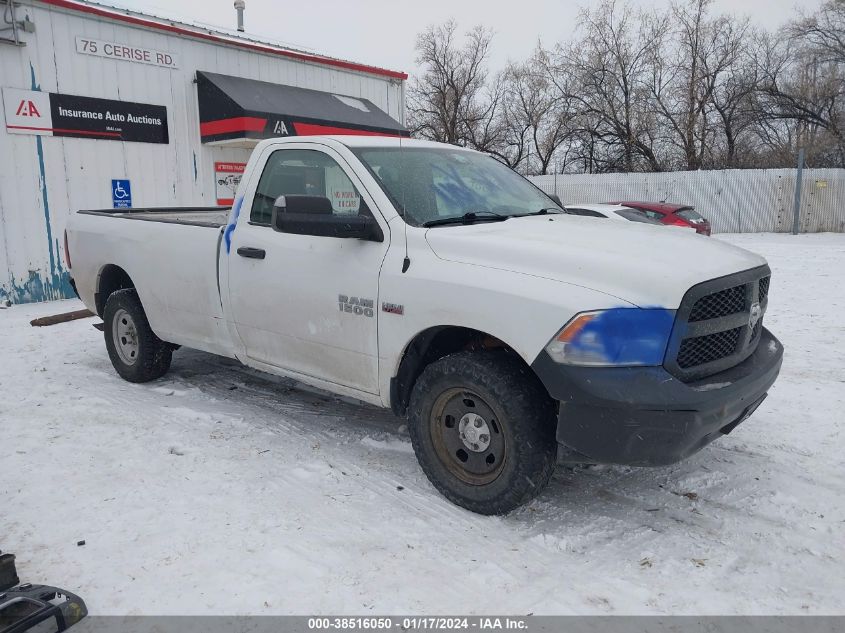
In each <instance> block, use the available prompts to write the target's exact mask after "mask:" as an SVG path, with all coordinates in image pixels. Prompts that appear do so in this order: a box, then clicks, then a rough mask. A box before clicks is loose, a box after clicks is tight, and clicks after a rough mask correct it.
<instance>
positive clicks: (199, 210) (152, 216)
mask: <svg viewBox="0 0 845 633" xmlns="http://www.w3.org/2000/svg"><path fill="white" fill-rule="evenodd" d="M79 213H82V214H85V215H101V216H108V217H112V218H126V219H129V220H145V221H147V222H164V223H167V224H186V225H189V226H206V227H210V228H215V229H219V228H220V227H222V226H224V225H225V224H226V222H227V220H228V218H229V207H158V208H148V209H90V210H84V211H80V212H79Z"/></svg>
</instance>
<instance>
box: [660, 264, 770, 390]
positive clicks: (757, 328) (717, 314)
mask: <svg viewBox="0 0 845 633" xmlns="http://www.w3.org/2000/svg"><path fill="white" fill-rule="evenodd" d="M769 281H770V271H769V267H768V266H761V267H759V268H754V269H752V270H747V271H744V272H741V273H737V274H735V275H728V276H727V277H721V278H719V279H714V280H712V281H706V282H704V283H702V284H698V285H697V286H693V287H692V288H690V290H689V291H688V292H687V293H686V295H684V299H683V300H682V301H681V306H680V308H678V312H677V315H676V316H675V327H674V329H673V331H672V337H671V339H670V343H669V350H668V352H667V355H666V362H665V363H664V365H665V367H666V369H667V370H668V371H670V372H671V373H672V374H674V375H675V376H677V377H678V378H680V379H681V380H685V381H691V380H698V379H700V378H704V377H706V376H710V375H712V374H715V373H717V372H720V371H724V370H726V369H729V368H730V367H733V366H734V365H738V364H739V363H741V362H742V361H743V360H745V359H746V358H747V357H748V356H750V355H751V353H752V352H753V351H754V350H755V348H756V347H757V343H758V342H759V340H760V332H761V330H762V321H763V314H764V313H765V311H766V306H767V304H768V291H769ZM755 304H756V306H755ZM752 312H754V313H756V315H757V318H756V319H755V318H754V317H753V316H752Z"/></svg>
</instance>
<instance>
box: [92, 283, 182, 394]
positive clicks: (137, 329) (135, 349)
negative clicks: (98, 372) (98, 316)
mask: <svg viewBox="0 0 845 633" xmlns="http://www.w3.org/2000/svg"><path fill="white" fill-rule="evenodd" d="M103 325H104V327H103V334H104V336H105V340H106V349H107V350H108V352H109V358H110V359H111V362H112V365H113V366H114V368H115V370H116V371H117V373H118V374H120V376H121V378H123V379H124V380H128V381H129V382H149V381H150V380H155V379H156V378H161V377H162V376H163V375H164V374H166V373H167V370H168V369H170V361H171V358H172V355H173V350H172V348H171V346H170V344H169V343H165V342H164V341H162V340H161V339H160V338H159V337H157V336H156V335H155V333H154V332H153V331H152V329H151V328H150V323H149V321H147V315H146V313H145V312H144V308H143V306H142V305H141V300H140V299H139V298H138V293H137V292H135V290H134V289H132V288H127V289H124V290H118V291H117V292H113V293H112V294H111V295H109V298H108V301H106V307H105V309H104V310H103Z"/></svg>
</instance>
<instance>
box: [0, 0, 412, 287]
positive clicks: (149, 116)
mask: <svg viewBox="0 0 845 633" xmlns="http://www.w3.org/2000/svg"><path fill="white" fill-rule="evenodd" d="M0 12H2V14H3V16H4V19H3V20H1V21H0V88H2V98H3V109H4V116H5V119H4V121H3V123H2V125H0V301H5V300H10V301H12V302H14V303H19V302H26V301H42V300H48V299H54V298H60V297H67V296H71V295H72V290H71V288H70V286H69V284H68V278H67V272H66V268H65V264H64V259H63V241H62V235H63V231H64V226H65V221H66V218H67V217H68V215H69V214H70V213H71V212H73V211H75V210H77V209H81V208H88V209H91V208H108V207H112V206H115V207H121V206H130V205H131V206H132V207H136V208H137V207H154V206H168V205H184V206H212V205H215V204H227V203H228V200H229V199H231V197H232V189H233V188H234V187H235V186H236V185H237V182H238V181H239V179H240V171H241V170H242V165H243V163H245V162H246V160H247V158H248V156H249V151H250V148H251V147H252V146H253V145H254V144H255V143H257V142H258V140H259V139H261V138H267V137H269V136H279V135H292V134H298V135H303V134H319V133H327V132H328V133H345V132H347V133H348V132H356V133H362V132H363V133H373V134H404V133H405V132H404V130H403V124H404V120H405V113H404V89H405V80H406V79H407V75H406V74H405V73H402V72H397V71H391V70H385V69H381V68H374V67H371V66H365V65H362V64H356V63H353V62H348V61H344V60H339V59H334V58H329V57H324V56H320V55H316V54H312V53H306V52H302V51H296V50H292V49H290V48H285V47H283V46H280V45H276V44H272V43H268V42H263V41H258V40H255V39H251V38H248V37H247V36H245V35H243V34H239V33H237V32H234V31H233V32H226V31H218V30H210V29H208V28H207V27H201V26H197V25H190V24H185V23H180V22H174V21H171V20H167V19H164V18H160V17H153V16H149V15H145V14H141V13H137V12H129V11H125V10H123V9H117V8H113V7H108V6H105V5H102V4H95V3H92V2H87V1H84V0H21V1H19V2H14V3H13V2H12V0H0ZM233 21H234V10H233Z"/></svg>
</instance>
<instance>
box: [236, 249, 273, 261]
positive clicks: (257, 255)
mask: <svg viewBox="0 0 845 633" xmlns="http://www.w3.org/2000/svg"><path fill="white" fill-rule="evenodd" d="M266 254H267V253H266V252H265V251H264V249H263V248H253V247H252V246H241V247H240V248H238V255H240V256H241V257H249V258H251V259H264V256H265V255H266Z"/></svg>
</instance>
